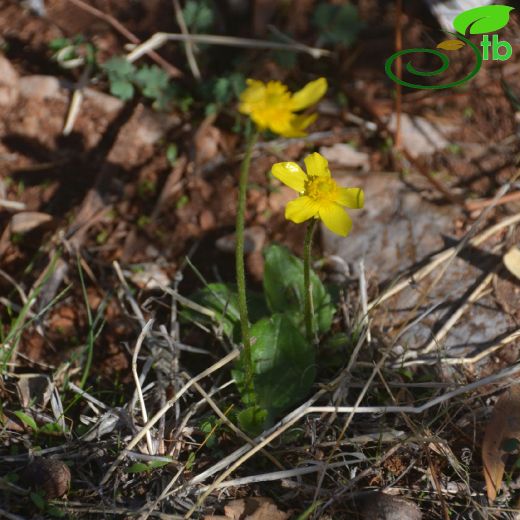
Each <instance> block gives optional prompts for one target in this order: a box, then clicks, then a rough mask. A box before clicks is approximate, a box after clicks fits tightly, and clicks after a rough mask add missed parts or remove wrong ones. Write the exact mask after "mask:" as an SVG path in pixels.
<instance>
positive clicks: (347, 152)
mask: <svg viewBox="0 0 520 520" xmlns="http://www.w3.org/2000/svg"><path fill="white" fill-rule="evenodd" d="M320 153H321V155H323V157H325V159H327V160H328V161H329V162H330V163H333V164H334V165H337V166H343V167H344V168H360V169H362V170H364V171H366V170H368V167H369V157H368V154H367V153H365V152H358V151H357V150H356V149H355V148H354V147H353V146H351V145H349V144H346V143H336V144H334V145H332V146H322V147H321V148H320Z"/></svg>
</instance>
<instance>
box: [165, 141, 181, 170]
mask: <svg viewBox="0 0 520 520" xmlns="http://www.w3.org/2000/svg"><path fill="white" fill-rule="evenodd" d="M178 156H179V149H178V148H177V145H176V144H175V143H170V144H169V145H168V148H166V159H167V160H168V163H169V164H170V166H175V163H176V162H177V157H178Z"/></svg>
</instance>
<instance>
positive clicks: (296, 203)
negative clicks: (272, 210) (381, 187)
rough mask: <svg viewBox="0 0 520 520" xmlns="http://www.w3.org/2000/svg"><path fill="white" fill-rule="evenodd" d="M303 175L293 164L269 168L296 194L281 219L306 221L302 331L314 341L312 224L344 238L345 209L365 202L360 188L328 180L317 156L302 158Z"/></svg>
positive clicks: (326, 166)
mask: <svg viewBox="0 0 520 520" xmlns="http://www.w3.org/2000/svg"><path fill="white" fill-rule="evenodd" d="M304 162H305V167H306V169H307V172H304V171H303V170H302V168H300V166H299V165H298V164H296V163H295V162H281V163H276V164H275V165H274V166H273V167H272V170H271V171H272V173H273V175H274V176H275V177H276V178H277V179H279V180H280V181H281V182H283V183H284V184H285V185H287V186H289V187H290V188H292V189H293V190H295V191H297V192H298V194H299V196H298V198H296V199H294V200H291V201H290V202H289V203H288V204H287V206H286V207H285V218H286V219H288V220H291V221H292V222H295V223H296V224H300V223H302V222H305V221H307V220H309V221H310V222H309V226H308V227H307V234H306V235H305V244H304V256H303V271H304V272H303V276H304V287H305V309H304V314H305V328H306V332H307V339H308V340H309V341H312V340H315V339H316V338H315V336H314V327H313V323H314V320H313V311H312V309H313V303H312V287H311V275H310V271H311V268H310V265H311V249H312V235H313V233H314V228H315V224H316V220H318V219H320V220H322V221H323V223H324V224H325V226H326V227H327V228H329V229H330V230H331V231H332V232H334V233H336V234H338V235H340V236H342V237H346V236H347V235H348V234H349V233H350V231H351V229H352V219H351V218H350V216H349V215H348V213H347V212H346V211H345V208H350V209H360V208H362V207H363V205H364V202H365V196H364V193H363V190H362V189H360V188H342V187H341V186H339V185H338V184H337V183H336V181H335V180H334V179H333V178H332V175H331V173H330V169H329V163H328V161H327V159H325V157H323V156H322V155H320V154H319V153H313V154H310V155H308V156H307V157H305V159H304Z"/></svg>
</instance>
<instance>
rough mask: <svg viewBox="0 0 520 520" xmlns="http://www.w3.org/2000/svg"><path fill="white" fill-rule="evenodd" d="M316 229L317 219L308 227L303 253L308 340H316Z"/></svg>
mask: <svg viewBox="0 0 520 520" xmlns="http://www.w3.org/2000/svg"><path fill="white" fill-rule="evenodd" d="M315 227H316V219H314V218H313V219H312V220H311V221H310V222H309V224H308V226H307V233H306V234H305V244H304V251H303V286H304V291H305V330H306V332H307V339H308V340H309V341H313V340H314V330H313V328H314V327H313V322H314V320H313V318H314V316H313V314H314V312H313V308H312V287H311V250H312V236H313V234H314V229H315Z"/></svg>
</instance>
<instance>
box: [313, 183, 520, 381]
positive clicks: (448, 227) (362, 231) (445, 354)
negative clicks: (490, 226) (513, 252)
mask: <svg viewBox="0 0 520 520" xmlns="http://www.w3.org/2000/svg"><path fill="white" fill-rule="evenodd" d="M407 180H408V181H409V183H415V184H416V185H417V184H418V183H419V182H420V181H419V179H416V178H414V177H410V178H408V179H407ZM341 184H342V185H345V186H360V187H362V188H363V189H364V190H365V208H364V209H363V210H358V211H349V213H350V215H351V216H352V220H353V222H354V225H353V229H352V232H351V234H350V235H349V236H348V237H347V238H346V239H343V238H341V237H339V236H337V235H333V234H332V233H330V232H329V231H328V230H326V229H325V228H324V226H322V237H323V245H324V252H325V256H331V255H337V256H339V257H340V258H342V259H343V260H344V261H345V262H347V263H349V264H353V267H354V273H358V269H359V261H360V259H361V258H364V262H365V274H366V279H367V281H368V284H369V287H370V288H371V290H373V289H374V288H375V286H377V285H378V284H380V285H381V286H383V287H390V286H392V285H394V284H395V283H396V282H398V281H400V280H401V279H402V278H403V277H406V270H407V269H410V268H412V267H413V270H414V271H415V270H417V269H418V266H419V265H420V264H421V263H428V262H429V258H430V257H431V256H432V255H434V254H435V253H437V252H438V251H441V250H444V249H446V248H448V247H450V246H453V245H455V244H456V243H458V239H454V238H449V237H450V236H453V232H454V228H455V222H456V220H458V219H459V216H460V209H459V208H457V207H455V206H452V205H450V206H437V205H434V204H431V203H429V202H428V201H426V200H424V199H423V198H422V197H421V196H420V195H419V194H418V193H417V192H415V191H413V190H412V189H410V188H409V187H407V186H406V185H404V183H402V182H401V181H400V180H399V179H398V178H397V177H396V176H393V175H389V174H377V175H371V176H353V175H352V176H350V177H348V178H346V179H343V180H342V181H341ZM490 247H491V246H490V245H486V246H485V247H484V248H468V249H466V250H465V251H463V252H462V254H461V255H459V257H457V258H455V259H454V260H453V261H452V262H451V263H450V265H449V267H448V269H447V270H446V271H445V272H443V274H442V277H441V278H440V279H436V278H437V277H438V274H439V272H440V270H441V269H444V268H445V267H446V264H445V263H443V264H442V266H439V267H438V268H437V269H435V270H434V271H433V272H432V273H431V274H429V275H428V276H426V277H425V278H424V279H423V280H421V281H419V280H418V281H416V283H414V284H411V285H408V286H407V287H406V288H405V289H403V290H401V291H400V292H399V293H398V294H396V295H395V296H393V297H392V298H390V299H388V300H386V301H385V302H383V303H381V304H379V305H378V307H377V309H376V310H375V311H373V312H372V313H371V316H372V319H373V320H374V321H373V323H374V326H376V327H378V326H380V327H383V328H386V327H389V326H391V324H393V323H403V322H404V321H405V320H410V319H411V315H410V312H411V311H412V309H414V308H415V307H416V305H419V308H418V309H417V312H415V313H414V314H413V315H412V316H419V315H420V314H421V313H423V312H424V311H425V310H426V309H427V308H430V307H432V306H433V305H435V304H438V306H437V307H436V308H435V309H430V310H431V312H430V313H429V314H428V315H427V316H425V317H424V318H423V319H422V320H420V321H419V322H417V323H416V324H414V325H413V326H412V327H410V328H409V329H408V330H407V331H406V332H405V333H403V335H402V337H401V338H400V346H401V347H402V348H403V349H404V350H403V352H404V354H405V355H406V358H405V359H408V357H409V356H410V357H413V356H414V355H415V351H416V350H417V349H422V348H424V347H426V346H429V348H428V352H426V353H425V354H420V355H421V357H422V359H423V360H424V362H427V363H430V364H440V366H441V367H443V369H445V370H446V377H449V373H450V372H449V371H450V370H452V368H450V367H452V365H448V364H446V362H443V361H442V360H444V359H446V358H464V357H470V356H474V355H475V354H477V353H479V352H480V351H482V350H484V349H485V348H486V347H487V346H489V345H491V344H494V343H496V342H497V341H498V340H499V339H500V337H501V336H502V335H504V334H506V333H507V331H510V330H511V328H512V327H514V326H515V325H514V323H513V321H512V319H511V318H510V317H509V316H508V315H507V314H506V313H504V312H503V308H502V307H501V305H500V304H499V303H497V301H496V297H495V295H494V294H488V295H485V296H483V297H482V298H480V299H479V301H478V303H477V304H476V305H471V306H470V307H469V308H468V309H467V310H466V311H465V313H464V314H463V315H462V317H461V318H460V319H459V320H458V321H457V322H456V323H455V324H454V325H453V326H452V327H451V328H450V329H449V332H448V333H447V334H446V335H445V336H443V337H442V339H441V340H440V341H436V342H435V343H434V344H433V347H432V344H431V341H432V333H433V332H436V331H438V330H439V329H440V328H441V327H442V326H443V324H444V323H446V320H447V319H449V317H450V316H451V315H452V314H453V313H454V312H455V311H456V310H457V309H459V308H460V307H461V305H462V303H463V302H464V301H466V300H467V298H468V295H469V293H470V292H471V291H473V290H474V289H475V288H476V286H477V285H478V284H480V283H481V281H482V278H483V276H484V275H485V273H487V272H489V269H490V260H492V255H490V254H489V253H488V252H487V250H489V248H490ZM490 257H491V258H490ZM434 280H435V284H434V286H433V287H432V286H431V285H432V283H433V281H434ZM372 294H373V293H372ZM424 298H426V299H424ZM395 354H396V355H397V354H398V353H397V352H395ZM397 363H398V361H396V364H397ZM486 363H487V364H489V358H483V359H482V361H481V362H480V363H479V364H477V365H476V367H477V368H478V370H481V369H482V370H485V366H486Z"/></svg>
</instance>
